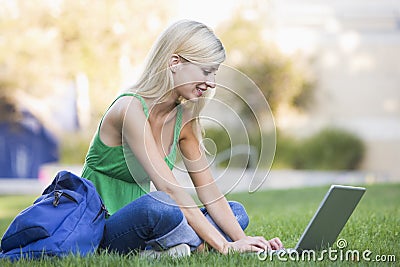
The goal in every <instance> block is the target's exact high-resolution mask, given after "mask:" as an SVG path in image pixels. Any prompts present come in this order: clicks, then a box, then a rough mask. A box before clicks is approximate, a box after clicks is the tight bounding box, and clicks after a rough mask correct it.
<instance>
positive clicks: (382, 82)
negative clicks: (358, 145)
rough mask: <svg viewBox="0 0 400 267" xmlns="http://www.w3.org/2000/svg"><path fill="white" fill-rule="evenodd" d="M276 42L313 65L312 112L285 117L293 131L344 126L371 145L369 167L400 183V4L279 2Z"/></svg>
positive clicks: (387, 1) (366, 164)
mask: <svg viewBox="0 0 400 267" xmlns="http://www.w3.org/2000/svg"><path fill="white" fill-rule="evenodd" d="M272 6H273V10H272V12H273V14H274V15H273V18H274V19H273V21H274V29H273V32H272V33H270V35H269V37H268V38H271V39H273V40H275V41H276V42H277V43H278V45H279V46H280V47H281V49H282V50H283V51H284V52H286V53H288V54H291V53H296V52H298V51H300V52H302V53H305V54H306V55H307V56H309V57H310V58H312V59H313V68H314V73H315V75H316V79H317V87H316V92H315V93H316V99H315V100H316V101H315V103H314V105H313V107H312V108H311V110H310V112H309V113H308V114H306V115H305V116H304V115H303V116H302V117H301V118H300V119H299V117H298V116H297V115H292V116H291V115H288V114H283V115H282V114H281V115H280V116H282V118H278V121H281V125H280V126H281V127H282V128H284V129H286V130H287V131H288V132H296V133H300V134H304V135H307V134H310V133H312V132H314V131H316V130H318V129H320V128H321V127H323V126H327V125H336V126H341V127H344V128H346V129H348V130H350V131H353V132H355V133H356V134H358V135H359V136H360V137H362V138H363V139H364V141H365V142H366V145H367V149H368V152H367V156H366V159H365V161H364V163H363V166H362V168H363V169H364V170H368V171H374V172H378V173H382V174H386V175H389V176H393V177H397V178H398V179H400V164H399V163H398V162H399V160H400V1H390V0H381V1H371V0H357V1H347V0H343V1H342V0H339V1H322V0H314V1H307V0H296V1H289V0H285V1H282V0H279V1H273V5H272Z"/></svg>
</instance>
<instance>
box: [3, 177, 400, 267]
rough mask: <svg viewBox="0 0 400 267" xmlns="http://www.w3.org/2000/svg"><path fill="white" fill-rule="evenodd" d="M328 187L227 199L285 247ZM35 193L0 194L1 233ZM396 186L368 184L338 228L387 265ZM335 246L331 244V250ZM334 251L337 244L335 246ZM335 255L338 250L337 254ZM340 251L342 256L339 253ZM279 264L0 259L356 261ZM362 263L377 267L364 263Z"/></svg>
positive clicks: (256, 230)
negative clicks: (240, 206)
mask: <svg viewBox="0 0 400 267" xmlns="http://www.w3.org/2000/svg"><path fill="white" fill-rule="evenodd" d="M327 189H328V186H324V187H316V188H303V189H290V190H271V191H262V192H256V193H254V194H247V193H242V194H231V195H229V196H228V198H229V199H232V200H237V201H240V202H242V203H243V204H245V206H246V209H247V212H248V213H249V216H250V225H249V227H248V229H247V230H246V233H247V234H249V235H263V236H265V237H267V238H272V237H275V236H278V237H280V238H281V240H282V241H283V242H284V244H285V246H286V247H292V246H294V245H295V244H296V242H297V240H298V239H299V237H300V235H301V233H302V232H303V230H304V228H305V227H306V225H307V223H308V221H309V220H310V218H311V217H312V215H313V214H314V212H315V210H316V209H317V207H318V205H319V203H320V201H321V200H322V198H323V196H324V194H325V193H326V191H327ZM35 198H36V197H35V196H0V232H4V231H5V230H6V228H7V225H8V224H9V223H10V221H11V220H12V218H13V217H14V216H15V215H16V214H17V213H18V212H19V211H20V210H22V209H23V208H25V207H26V206H28V205H30V203H31V202H32V201H33V200H34V199H35ZM399 204H400V184H382V185H371V186H367V192H366V194H365V195H364V197H363V199H362V200H361V202H360V204H359V206H358V207H357V209H356V210H355V212H354V213H353V215H352V217H351V218H350V220H349V221H348V223H347V224H346V226H345V228H344V229H343V231H342V232H341V234H340V236H339V238H343V239H345V240H346V241H347V244H348V245H347V247H346V249H345V250H343V251H344V253H345V252H346V251H347V250H358V251H360V252H362V251H365V250H370V251H371V253H372V254H371V255H370V258H371V259H373V258H374V257H375V256H376V255H394V256H395V260H396V262H391V263H388V262H386V265H393V266H395V265H396V263H397V264H398V262H399V261H400V245H399V238H400V234H399V232H400V205H399ZM335 248H336V246H334V247H333V249H335ZM336 249H337V248H336ZM337 255H339V254H337ZM343 255H344V254H343ZM288 261H289V262H286V263H285V262H280V261H279V260H278V259H277V258H276V257H275V258H273V261H272V262H271V261H270V259H267V260H266V261H260V260H259V259H258V258H257V256H256V255H254V254H236V253H235V254H231V255H228V256H224V255H220V254H218V253H215V252H210V253H208V254H194V255H192V256H191V257H189V258H185V259H180V260H173V259H169V258H165V259H161V260H158V261H151V260H146V259H140V258H139V257H137V256H135V255H127V256H119V255H116V254H107V253H102V254H99V255H94V256H89V257H86V258H81V257H76V256H69V257H67V258H64V259H47V260H41V261H20V262H17V263H14V264H11V263H9V262H7V261H3V262H2V261H0V266H27V265H29V266H266V265H274V266H276V265H279V266H281V265H284V264H285V265H286V266H287V264H289V265H293V264H294V263H296V265H298V266H309V265H316V264H318V265H324V266H331V265H334V266H343V265H347V266H350V265H354V263H355V262H354V261H351V260H349V261H339V260H337V261H331V260H330V259H329V258H328V257H325V260H324V261H323V262H310V261H302V260H300V261H297V262H293V261H291V260H290V259H288ZM359 264H361V265H363V266H364V265H371V266H372V265H377V262H366V261H363V260H362V259H361V260H360V262H359Z"/></svg>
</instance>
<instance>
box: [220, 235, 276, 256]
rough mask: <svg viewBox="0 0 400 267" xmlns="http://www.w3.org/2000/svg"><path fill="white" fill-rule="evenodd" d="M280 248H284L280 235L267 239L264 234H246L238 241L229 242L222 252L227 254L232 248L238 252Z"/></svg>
mask: <svg viewBox="0 0 400 267" xmlns="http://www.w3.org/2000/svg"><path fill="white" fill-rule="evenodd" d="M279 249H283V244H282V242H281V240H280V239H279V238H278V237H275V238H273V239H271V240H266V239H265V238H264V237H262V236H246V237H245V238H242V239H240V240H238V241H235V242H228V243H227V245H226V246H225V247H224V250H223V251H222V253H223V254H227V253H228V252H229V251H231V250H233V251H237V252H259V251H267V250H279Z"/></svg>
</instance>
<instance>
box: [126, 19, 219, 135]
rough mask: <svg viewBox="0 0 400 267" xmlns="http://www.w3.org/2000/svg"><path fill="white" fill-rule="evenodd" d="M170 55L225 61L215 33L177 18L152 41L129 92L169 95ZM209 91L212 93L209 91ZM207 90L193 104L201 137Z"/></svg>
mask: <svg viewBox="0 0 400 267" xmlns="http://www.w3.org/2000/svg"><path fill="white" fill-rule="evenodd" d="M173 54H177V55H180V56H182V58H184V59H186V60H188V61H190V62H194V63H199V64H221V63H222V62H223V61H224V60H225V49H224V47H223V45H222V43H221V41H220V40H219V39H218V37H217V36H216V35H215V34H214V32H213V31H212V30H211V29H210V28H209V27H207V26H206V25H204V24H203V23H200V22H197V21H191V20H180V21H177V22H175V23H173V24H172V25H171V26H169V27H168V28H167V29H166V30H165V31H164V32H163V33H162V34H161V35H160V36H159V38H158V39H157V41H156V42H155V43H154V45H153V47H152V49H151V50H150V52H149V54H148V56H147V59H146V61H145V64H144V70H143V72H142V74H141V75H140V76H139V79H138V81H137V83H136V84H135V85H134V86H132V87H131V88H130V89H129V91H135V92H136V93H137V94H139V95H141V96H143V97H150V98H157V99H160V100H159V101H162V99H164V98H166V97H168V96H169V94H170V93H171V89H173V87H174V80H173V77H172V73H171V71H170V70H169V60H170V58H171V56H172V55H173ZM208 91H210V93H211V94H212V92H211V90H208ZM210 93H208V94H205V95H204V97H202V98H201V99H200V100H199V101H198V102H197V103H196V104H194V105H193V115H194V117H195V123H194V124H193V127H194V131H195V133H196V135H198V137H201V134H199V132H201V126H200V122H199V119H198V116H199V114H200V112H201V110H202V109H203V107H204V105H205V103H206V100H207V98H210V97H211V96H210Z"/></svg>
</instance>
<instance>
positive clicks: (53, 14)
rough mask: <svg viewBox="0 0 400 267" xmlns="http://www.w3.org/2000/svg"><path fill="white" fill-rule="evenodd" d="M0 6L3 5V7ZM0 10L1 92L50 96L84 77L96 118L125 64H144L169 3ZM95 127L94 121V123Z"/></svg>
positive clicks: (129, 0) (133, 0) (129, 1)
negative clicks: (80, 75) (56, 90)
mask: <svg viewBox="0 0 400 267" xmlns="http://www.w3.org/2000/svg"><path fill="white" fill-rule="evenodd" d="M3 4H4V5H3ZM3 4H2V5H1V6H0V32H1V37H0V89H1V91H0V94H1V95H15V92H16V91H17V90H21V91H23V92H25V93H28V95H31V96H34V97H43V96H46V95H48V94H52V93H53V92H54V90H55V88H57V87H58V88H59V87H62V86H64V85H65V84H70V83H72V82H74V80H75V79H76V75H77V74H79V73H84V74H86V76H87V77H88V80H89V83H90V99H91V103H92V108H93V110H92V112H93V113H94V114H95V115H96V117H97V118H98V116H99V114H100V113H102V112H104V107H105V106H106V105H108V103H109V101H110V99H112V98H113V97H114V95H115V94H116V93H117V91H118V90H119V89H121V76H122V72H123V71H129V70H126V69H125V70H123V69H122V68H123V66H121V61H124V62H127V64H125V65H124V67H126V66H128V67H129V66H135V65H138V64H140V63H141V62H142V61H143V58H144V56H145V55H146V53H147V51H148V49H149V48H150V45H151V43H152V42H153V40H154V38H155V36H156V34H158V32H159V31H160V30H161V28H162V27H164V25H165V21H166V20H167V13H168V12H167V11H168V9H169V6H170V5H169V4H167V3H165V4H164V2H161V3H160V2H157V3H154V2H148V1H140V0H121V1H111V0H107V1H94V0H92V1H90V0H88V1H52V0H44V1H6V2H4V3H3ZM95 121H96V123H97V120H95Z"/></svg>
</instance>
